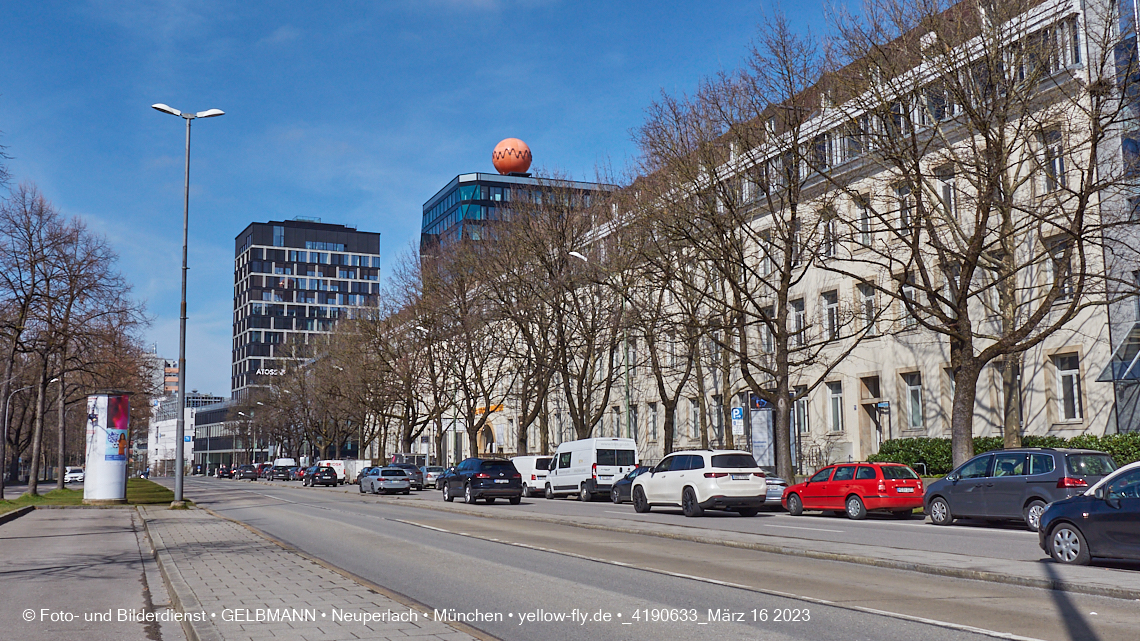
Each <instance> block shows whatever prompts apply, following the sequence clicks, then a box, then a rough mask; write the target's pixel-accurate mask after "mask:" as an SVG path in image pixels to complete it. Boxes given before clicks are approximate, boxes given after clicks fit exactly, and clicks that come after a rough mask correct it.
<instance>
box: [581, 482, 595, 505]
mask: <svg viewBox="0 0 1140 641" xmlns="http://www.w3.org/2000/svg"><path fill="white" fill-rule="evenodd" d="M578 500H579V501H581V502H583V503H589V502H590V501H592V500H594V495H593V494H591V493H590V490H588V489H586V484H585V483H583V484H582V487H581V488H580V489H579V490H578Z"/></svg>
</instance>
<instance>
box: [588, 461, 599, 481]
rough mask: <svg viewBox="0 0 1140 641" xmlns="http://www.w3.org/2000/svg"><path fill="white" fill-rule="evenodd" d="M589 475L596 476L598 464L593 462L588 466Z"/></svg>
mask: <svg viewBox="0 0 1140 641" xmlns="http://www.w3.org/2000/svg"><path fill="white" fill-rule="evenodd" d="M590 476H592V477H594V478H598V464H597V463H594V464H593V465H591V466H590Z"/></svg>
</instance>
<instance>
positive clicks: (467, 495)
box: [463, 485, 475, 505]
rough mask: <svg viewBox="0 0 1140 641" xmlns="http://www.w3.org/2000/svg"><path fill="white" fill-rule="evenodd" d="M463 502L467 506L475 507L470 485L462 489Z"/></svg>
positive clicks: (473, 494)
mask: <svg viewBox="0 0 1140 641" xmlns="http://www.w3.org/2000/svg"><path fill="white" fill-rule="evenodd" d="M463 502H464V503H466V504H468V505H475V493H474V492H472V491H471V486H470V485H467V486H466V487H464V488H463Z"/></svg>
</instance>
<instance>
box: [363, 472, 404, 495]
mask: <svg viewBox="0 0 1140 641" xmlns="http://www.w3.org/2000/svg"><path fill="white" fill-rule="evenodd" d="M365 492H368V493H369V494H388V493H389V492H400V493H402V494H411V492H412V482H411V479H410V478H409V477H408V472H407V470H404V469H401V468H398V467H376V468H372V469H371V470H369V471H368V475H367V476H362V477H361V478H360V493H361V494H364V493H365Z"/></svg>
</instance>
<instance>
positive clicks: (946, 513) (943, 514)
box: [930, 496, 954, 525]
mask: <svg viewBox="0 0 1140 641" xmlns="http://www.w3.org/2000/svg"><path fill="white" fill-rule="evenodd" d="M930 522H931V523H933V524H935V525H950V524H951V523H953V522H954V515H953V514H951V513H950V504H949V503H947V502H946V499H944V498H942V497H941V496H937V497H934V499H933V500H931V501H930Z"/></svg>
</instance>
